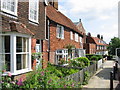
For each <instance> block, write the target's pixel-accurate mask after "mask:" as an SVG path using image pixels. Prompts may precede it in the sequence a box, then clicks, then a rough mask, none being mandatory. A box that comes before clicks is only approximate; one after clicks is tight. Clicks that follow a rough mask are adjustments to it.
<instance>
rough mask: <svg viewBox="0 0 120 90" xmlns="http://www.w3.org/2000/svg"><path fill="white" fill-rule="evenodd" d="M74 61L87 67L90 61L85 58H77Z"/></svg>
mask: <svg viewBox="0 0 120 90" xmlns="http://www.w3.org/2000/svg"><path fill="white" fill-rule="evenodd" d="M76 60H77V61H78V62H80V63H82V62H83V63H84V64H85V66H89V65H90V60H89V59H88V58H86V57H79V58H76Z"/></svg>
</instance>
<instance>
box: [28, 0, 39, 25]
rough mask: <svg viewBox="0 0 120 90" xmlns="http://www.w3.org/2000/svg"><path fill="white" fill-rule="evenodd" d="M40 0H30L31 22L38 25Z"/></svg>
mask: <svg viewBox="0 0 120 90" xmlns="http://www.w3.org/2000/svg"><path fill="white" fill-rule="evenodd" d="M38 13H39V0H29V20H30V21H33V22H36V23H38Z"/></svg>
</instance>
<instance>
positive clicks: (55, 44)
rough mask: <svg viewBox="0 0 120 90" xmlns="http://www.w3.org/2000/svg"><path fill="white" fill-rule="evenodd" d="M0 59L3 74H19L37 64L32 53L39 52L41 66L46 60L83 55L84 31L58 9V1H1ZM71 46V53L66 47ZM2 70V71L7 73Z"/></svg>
mask: <svg viewBox="0 0 120 90" xmlns="http://www.w3.org/2000/svg"><path fill="white" fill-rule="evenodd" d="M0 15H1V21H0V23H1V26H0V28H2V31H1V32H0V59H2V61H3V62H2V64H3V65H6V73H7V72H11V73H12V75H19V74H23V73H26V72H29V71H32V68H33V67H34V66H36V64H37V65H40V62H39V63H37V62H36V60H32V59H31V55H32V53H34V52H40V53H42V59H43V63H42V67H43V68H45V67H46V66H47V63H48V61H49V62H51V63H54V64H58V63H59V60H60V59H61V58H62V59H65V60H66V61H67V60H68V59H69V58H73V57H81V56H84V53H85V50H83V43H84V35H85V34H84V32H82V31H80V30H78V28H77V27H76V26H75V25H74V23H73V22H72V21H71V20H70V19H69V18H67V17H66V16H65V15H63V14H62V13H61V12H59V11H58V1H57V0H55V2H54V0H52V1H51V2H47V1H46V0H45V2H40V1H39V0H25V2H22V1H21V0H13V1H12V0H10V1H8V0H1V13H0ZM70 45H71V46H73V47H72V48H71V49H72V53H70V55H69V52H68V48H66V47H67V46H70ZM6 73H4V74H6Z"/></svg>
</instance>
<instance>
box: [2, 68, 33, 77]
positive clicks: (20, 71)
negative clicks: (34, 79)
mask: <svg viewBox="0 0 120 90" xmlns="http://www.w3.org/2000/svg"><path fill="white" fill-rule="evenodd" d="M30 71H33V70H32V69H30V70H28V69H22V70H18V71H16V72H15V73H11V75H19V74H23V73H27V72H30ZM8 73H9V72H5V73H3V74H2V76H7V75H8Z"/></svg>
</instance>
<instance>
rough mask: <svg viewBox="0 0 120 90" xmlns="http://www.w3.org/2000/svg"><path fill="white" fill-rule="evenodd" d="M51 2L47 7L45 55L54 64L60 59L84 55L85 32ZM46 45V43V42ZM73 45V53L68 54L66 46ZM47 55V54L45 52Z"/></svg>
mask: <svg viewBox="0 0 120 90" xmlns="http://www.w3.org/2000/svg"><path fill="white" fill-rule="evenodd" d="M57 5H58V4H57V2H56V3H55V5H53V4H49V5H48V6H47V7H46V15H47V17H46V18H47V19H46V40H45V42H44V43H46V46H45V47H46V48H45V49H46V51H47V52H48V55H47V56H44V55H43V56H44V57H45V58H46V59H47V58H48V61H50V62H51V63H53V64H58V63H59V61H60V59H64V60H66V61H67V60H68V58H73V57H80V56H84V52H85V51H84V50H83V44H81V42H83V41H84V40H83V36H84V34H83V33H82V32H81V31H79V30H78V29H77V27H76V26H75V25H74V23H73V22H72V21H71V20H70V19H69V18H68V17H66V16H65V15H63V14H62V13H61V12H60V11H59V10H58V8H57V7H58V6H57ZM44 45H45V44H44ZM69 45H72V46H74V49H73V48H72V53H71V55H68V49H67V48H66V46H69ZM45 55H46V54H45Z"/></svg>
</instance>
